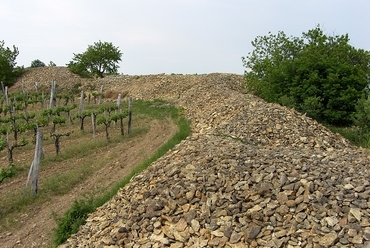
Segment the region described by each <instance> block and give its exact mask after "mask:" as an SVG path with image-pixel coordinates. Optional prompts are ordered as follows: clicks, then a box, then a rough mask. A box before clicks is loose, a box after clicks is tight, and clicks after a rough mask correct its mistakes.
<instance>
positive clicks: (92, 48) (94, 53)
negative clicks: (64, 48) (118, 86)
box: [67, 41, 122, 77]
mask: <svg viewBox="0 0 370 248" xmlns="http://www.w3.org/2000/svg"><path fill="white" fill-rule="evenodd" d="M121 57H122V53H121V51H120V50H119V48H118V47H115V46H113V44H112V43H109V42H101V41H98V42H95V43H94V45H89V46H88V48H87V50H86V51H85V52H84V53H78V54H74V57H73V59H72V61H70V62H69V64H67V66H68V68H69V70H70V71H71V72H73V73H76V74H78V75H80V76H82V77H92V76H98V77H103V76H104V74H117V70H118V68H119V66H118V62H119V61H121Z"/></svg>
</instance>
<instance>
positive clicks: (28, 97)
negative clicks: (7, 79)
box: [0, 81, 132, 181]
mask: <svg viewBox="0 0 370 248" xmlns="http://www.w3.org/2000/svg"><path fill="white" fill-rule="evenodd" d="M77 91H79V89H78V87H71V88H65V89H63V88H61V89H57V85H56V83H55V81H53V82H52V83H51V87H50V95H48V96H46V94H45V92H43V91H42V92H40V91H39V90H38V87H37V84H35V91H34V92H26V91H24V90H23V91H20V92H16V93H11V94H9V93H8V90H7V87H3V92H4V94H3V95H2V96H1V99H0V103H1V108H0V112H1V118H0V123H1V126H0V133H1V134H2V137H1V138H0V149H1V150H5V152H6V154H7V160H8V164H9V167H8V168H6V167H5V168H2V169H1V173H0V181H3V180H4V179H5V178H6V177H10V176H12V175H13V174H14V157H13V154H14V151H15V150H18V149H20V148H21V147H24V146H26V145H28V144H35V143H36V135H37V133H38V132H42V133H48V134H49V138H50V139H53V140H54V144H55V152H56V154H57V155H59V153H60V145H61V144H60V143H61V138H62V137H63V136H69V135H71V134H72V132H74V130H73V129H74V124H75V122H78V123H79V130H80V131H81V132H83V131H85V122H86V119H87V118H88V117H90V118H91V127H90V129H91V133H92V138H93V139H95V138H96V136H97V134H98V133H97V128H98V126H104V130H105V137H106V139H108V140H109V139H110V135H109V132H110V129H111V124H112V123H114V125H115V126H117V125H119V128H120V135H122V136H124V134H125V131H124V125H123V123H124V119H125V118H126V117H128V121H127V123H128V128H127V132H128V134H130V132H131V117H132V112H131V106H132V100H131V101H129V102H128V107H127V106H124V105H122V104H121V97H122V95H121V94H120V93H119V94H118V98H117V100H116V102H115V103H105V104H103V100H102V97H103V90H102V89H101V91H100V92H99V93H96V92H92V93H88V94H85V93H84V91H83V90H82V91H80V92H81V94H80V97H79V98H77V96H76V94H77ZM97 99H99V100H97ZM77 100H78V105H77V104H76V101H77ZM85 101H86V102H87V103H85ZM86 104H87V105H86ZM123 108H124V109H123ZM98 131H99V130H98Z"/></svg>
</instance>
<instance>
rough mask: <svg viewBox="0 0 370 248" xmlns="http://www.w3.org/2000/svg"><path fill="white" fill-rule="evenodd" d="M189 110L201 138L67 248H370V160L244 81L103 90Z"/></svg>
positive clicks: (94, 218)
mask: <svg viewBox="0 0 370 248" xmlns="http://www.w3.org/2000/svg"><path fill="white" fill-rule="evenodd" d="M94 82H96V84H97V85H100V84H101V85H104V87H106V88H109V89H110V90H112V91H117V92H120V91H127V92H128V93H129V95H130V96H132V97H134V98H136V99H145V100H152V99H158V98H159V99H164V100H167V101H169V102H171V103H172V104H174V105H175V106H177V107H181V108H183V109H184V112H185V115H186V117H187V118H188V119H189V120H190V121H191V127H192V134H191V135H190V136H189V137H188V138H187V139H185V140H184V141H182V142H181V143H180V144H178V145H176V146H175V147H174V148H173V149H172V150H170V151H168V152H167V153H166V154H165V155H164V156H163V157H161V158H160V159H158V160H157V161H155V162H154V163H152V164H151V165H150V166H149V168H148V169H146V170H145V171H143V172H142V173H139V174H137V175H136V176H135V177H133V178H132V179H131V181H130V183H129V184H128V185H126V186H125V187H124V188H122V189H120V190H119V192H118V193H117V195H116V196H115V197H113V198H112V199H111V200H110V201H109V202H107V203H106V204H104V205H103V206H102V207H100V208H98V209H97V210H96V211H95V212H94V213H92V214H90V216H89V218H88V219H87V222H86V224H85V225H83V226H81V227H80V230H79V232H78V233H77V234H74V235H72V236H71V237H70V238H69V239H68V241H67V242H66V243H65V244H63V245H61V246H60V247H333V246H336V247H370V222H369V215H370V212H369V211H370V210H369V209H370V208H369V207H370V183H369V158H370V157H369V153H368V151H367V150H365V149H361V148H357V147H355V146H353V145H351V144H350V143H349V142H348V141H347V140H346V139H344V138H342V137H341V136H340V135H338V134H333V133H332V132H330V131H329V130H328V129H326V128H325V127H323V126H322V125H320V124H318V123H317V122H316V121H314V120H312V119H310V118H308V117H306V116H305V115H302V114H300V113H298V112H296V111H295V110H293V109H288V108H285V107H282V106H280V105H277V104H271V103H266V102H265V101H263V100H261V99H259V98H257V97H255V96H253V95H250V94H246V93H245V92H243V89H242V88H241V84H242V82H243V77H242V76H240V75H235V74H220V73H214V74H207V75H165V74H161V75H147V76H140V77H134V76H116V77H107V78H103V79H97V80H95V81H94Z"/></svg>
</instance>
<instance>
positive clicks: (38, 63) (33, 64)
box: [31, 59, 46, 68]
mask: <svg viewBox="0 0 370 248" xmlns="http://www.w3.org/2000/svg"><path fill="white" fill-rule="evenodd" d="M45 66H46V65H45V63H44V62H42V61H41V60H39V59H35V60H34V61H32V62H31V68H35V67H45Z"/></svg>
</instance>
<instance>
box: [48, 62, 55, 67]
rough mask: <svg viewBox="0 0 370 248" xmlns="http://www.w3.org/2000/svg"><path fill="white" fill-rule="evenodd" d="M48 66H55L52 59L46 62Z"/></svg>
mask: <svg viewBox="0 0 370 248" xmlns="http://www.w3.org/2000/svg"><path fill="white" fill-rule="evenodd" d="M48 66H49V67H54V66H57V65H56V64H55V63H54V62H53V61H50V62H49V64H48Z"/></svg>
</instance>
